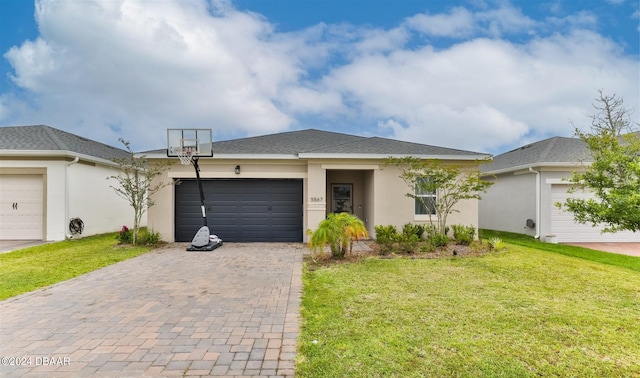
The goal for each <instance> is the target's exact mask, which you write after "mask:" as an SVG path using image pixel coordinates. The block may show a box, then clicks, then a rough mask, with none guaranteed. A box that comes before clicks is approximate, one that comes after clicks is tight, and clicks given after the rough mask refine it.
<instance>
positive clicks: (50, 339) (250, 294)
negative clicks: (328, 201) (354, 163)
mask: <svg viewBox="0 0 640 378" xmlns="http://www.w3.org/2000/svg"><path fill="white" fill-rule="evenodd" d="M184 249H185V246H184V245H173V246H171V247H169V248H165V249H162V250H159V251H156V252H152V253H149V254H145V255H142V256H139V257H137V258H134V259H131V260H127V261H124V262H121V263H118V264H115V265H111V266H109V267H106V268H104V269H100V270H98V271H95V272H92V273H89V274H86V275H83V276H81V277H78V278H76V279H73V280H69V281H66V282H63V283H60V284H57V285H54V286H52V287H49V288H46V289H43V290H38V291H35V292H32V293H28V294H25V295H22V296H19V297H16V298H12V299H8V300H5V301H3V302H0V340H1V343H0V344H1V345H0V356H2V358H3V360H2V366H1V367H0V376H9V377H31V376H33V377H41V376H58V377H69V376H74V377H75V376H77V377H88V376H103V377H106V376H109V377H116V376H117V377H139V376H154V377H155V376H268V377H290V376H293V375H294V359H295V350H296V339H297V337H298V324H299V323H298V321H299V320H298V319H299V307H300V294H301V290H302V280H301V274H302V255H303V253H304V252H305V248H304V246H303V245H302V244H283V243H281V244H272V243H255V244H225V245H224V246H222V247H221V248H218V249H216V250H215V251H213V252H186V251H185V250H184ZM7 365H9V366H7ZM16 365H19V366H16Z"/></svg>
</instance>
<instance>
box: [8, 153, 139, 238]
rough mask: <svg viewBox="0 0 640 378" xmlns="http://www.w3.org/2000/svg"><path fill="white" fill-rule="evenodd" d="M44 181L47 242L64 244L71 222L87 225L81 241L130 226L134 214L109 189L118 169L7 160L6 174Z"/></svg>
mask: <svg viewBox="0 0 640 378" xmlns="http://www.w3.org/2000/svg"><path fill="white" fill-rule="evenodd" d="M33 172H37V174H42V177H43V186H44V188H43V195H44V201H43V203H44V205H43V206H44V209H43V217H44V221H43V233H42V235H43V239H44V240H47V241H60V240H64V239H66V238H67V237H69V236H70V235H69V230H68V225H69V220H70V219H71V218H75V217H79V218H81V219H82V221H83V222H84V231H83V233H82V234H81V235H79V236H80V237H82V236H89V235H95V234H99V233H104V232H111V231H117V230H119V229H120V228H121V227H122V225H123V224H130V223H131V220H132V219H133V211H132V210H131V208H130V207H129V206H128V204H127V202H126V201H124V200H121V199H120V198H119V197H117V196H116V195H115V193H114V191H113V189H111V188H110V187H109V182H107V177H108V176H110V175H113V174H115V173H116V172H117V169H116V168H114V167H106V166H100V165H94V164H86V163H83V162H82V161H80V162H79V163H75V164H71V160H66V159H56V160H3V161H2V169H1V170H0V174H2V173H12V174H30V173H33Z"/></svg>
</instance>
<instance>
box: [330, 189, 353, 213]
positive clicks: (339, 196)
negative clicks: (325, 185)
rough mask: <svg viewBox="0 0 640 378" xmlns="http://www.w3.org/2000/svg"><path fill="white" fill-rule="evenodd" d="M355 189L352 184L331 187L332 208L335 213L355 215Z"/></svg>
mask: <svg viewBox="0 0 640 378" xmlns="http://www.w3.org/2000/svg"><path fill="white" fill-rule="evenodd" d="M352 193H353V187H352V185H351V184H333V185H331V196H332V200H333V203H332V208H331V211H332V212H334V213H342V212H347V213H353V197H352Z"/></svg>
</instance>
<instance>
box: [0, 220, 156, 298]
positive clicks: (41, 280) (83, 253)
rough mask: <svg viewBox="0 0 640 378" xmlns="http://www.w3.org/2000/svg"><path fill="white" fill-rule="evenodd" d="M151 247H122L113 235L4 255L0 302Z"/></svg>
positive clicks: (0, 265) (0, 258) (0, 259)
mask: <svg viewBox="0 0 640 378" xmlns="http://www.w3.org/2000/svg"><path fill="white" fill-rule="evenodd" d="M151 248H152V247H145V246H136V247H132V246H120V245H118V244H117V241H116V240H115V234H113V233H111V234H103V235H98V236H90V237H86V238H82V239H74V240H66V241H62V242H56V243H50V244H43V245H39V246H35V247H29V248H25V249H20V250H17V251H13V252H8V253H2V254H0V300H2V299H6V298H10V297H13V296H16V295H19V294H22V293H26V292H29V291H32V290H35V289H38V288H41V287H45V286H48V285H52V284H54V283H57V282H60V281H64V280H68V279H70V278H74V277H77V276H79V275H82V274H85V273H88V272H91V271H93V270H96V269H99V268H102V267H105V266H107V265H111V264H114V263H117V262H119V261H123V260H126V259H129V258H132V257H135V256H138V255H140V254H143V253H145V252H148V251H149V250H150V249H151Z"/></svg>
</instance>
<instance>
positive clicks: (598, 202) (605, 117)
mask: <svg viewBox="0 0 640 378" xmlns="http://www.w3.org/2000/svg"><path fill="white" fill-rule="evenodd" d="M599 93H600V96H599V98H597V99H596V103H595V104H594V108H595V109H596V110H597V113H596V114H595V115H593V116H592V117H591V132H583V131H581V130H580V129H578V128H576V130H575V133H576V136H578V137H579V138H580V139H582V140H583V141H584V142H585V143H586V144H587V146H589V149H590V150H591V155H592V158H593V162H592V163H591V164H588V165H587V164H585V169H584V170H583V171H576V172H573V175H572V177H571V179H570V180H571V182H572V184H573V185H572V187H571V188H570V189H569V193H575V192H577V191H578V190H581V191H585V190H589V191H591V192H592V193H593V194H594V196H595V198H590V199H580V198H569V199H567V200H566V202H565V203H564V204H562V203H557V204H556V206H558V207H559V208H562V207H563V206H564V207H565V208H566V209H567V210H569V211H570V212H572V213H573V216H574V219H575V220H576V222H579V223H583V224H584V223H591V224H593V225H594V226H595V225H598V224H600V225H604V226H605V227H604V228H603V231H604V232H616V231H622V230H629V231H634V232H638V231H640V132H638V131H637V129H638V125H637V124H636V125H635V127H633V126H632V125H633V124H632V122H631V117H630V114H631V112H630V110H629V109H627V108H625V107H624V103H623V100H622V99H621V98H619V97H616V96H615V95H613V96H606V95H604V94H603V93H602V91H599Z"/></svg>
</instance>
